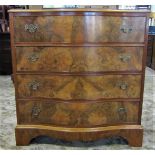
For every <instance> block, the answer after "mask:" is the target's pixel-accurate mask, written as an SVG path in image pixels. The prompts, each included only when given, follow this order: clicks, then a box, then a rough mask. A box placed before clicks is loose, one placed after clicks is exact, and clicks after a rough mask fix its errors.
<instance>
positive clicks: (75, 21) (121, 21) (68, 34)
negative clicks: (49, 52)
mask: <svg viewBox="0 0 155 155" xmlns="http://www.w3.org/2000/svg"><path fill="white" fill-rule="evenodd" d="M145 19H146V18H145V17H113V16H37V17H36V16H34V17H32V16H31V17H28V16H27V17H15V18H14V23H15V24H14V25H15V27H14V31H15V36H14V38H15V42H60V43H83V42H94V43H95V42H133V43H135V42H144V33H145ZM19 32H21V33H19Z"/></svg>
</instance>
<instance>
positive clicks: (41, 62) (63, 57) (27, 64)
mask: <svg viewBox="0 0 155 155" xmlns="http://www.w3.org/2000/svg"><path fill="white" fill-rule="evenodd" d="M25 51H26V52H25ZM142 55H143V48H142V47H16V61H17V71H42V72H46V71H48V72H91V71H92V72H102V71H141V70H142Z"/></svg>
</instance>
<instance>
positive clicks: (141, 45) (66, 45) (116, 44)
mask: <svg viewBox="0 0 155 155" xmlns="http://www.w3.org/2000/svg"><path fill="white" fill-rule="evenodd" d="M15 46H16V47H22V46H28V47H32V46H53V47H59V46H64V47H72V46H73V47H74V46H75V47H77V46H80V47H96V46H97V47H98V46H99V47H103V46H108V47H144V46H145V44H144V43H135V42H134V43H129V42H124V43H115V42H112V43H110V42H109V43H108V42H106V43H85V42H84V43H76V44H73V43H52V42H44V43H43V42H16V43H15Z"/></svg>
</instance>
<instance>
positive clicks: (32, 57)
mask: <svg viewBox="0 0 155 155" xmlns="http://www.w3.org/2000/svg"><path fill="white" fill-rule="evenodd" d="M38 59H39V55H38V54H36V53H32V54H31V55H30V56H29V57H28V60H29V62H36V61H38Z"/></svg>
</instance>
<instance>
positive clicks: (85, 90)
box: [17, 75, 141, 100]
mask: <svg viewBox="0 0 155 155" xmlns="http://www.w3.org/2000/svg"><path fill="white" fill-rule="evenodd" d="M140 89H141V75H99V76H95V75H94V76H93V75H89V76H86V75H85V76H77V75H64V76H62V75H61V76H55V75H17V92H18V96H19V97H20V98H29V97H42V98H55V99H63V100H72V99H73V100H74V99H86V100H87V99H88V100H96V99H100V98H139V97H140Z"/></svg>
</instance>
